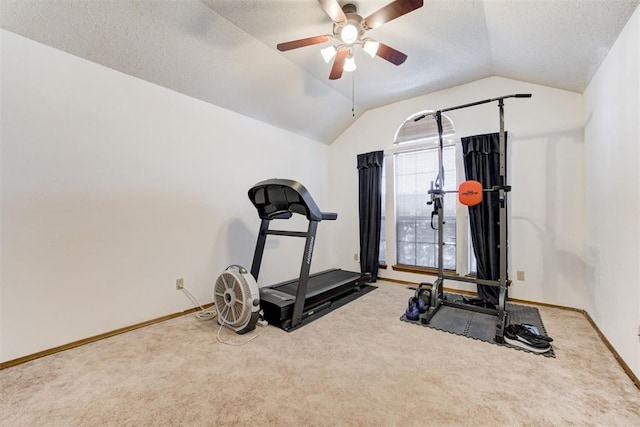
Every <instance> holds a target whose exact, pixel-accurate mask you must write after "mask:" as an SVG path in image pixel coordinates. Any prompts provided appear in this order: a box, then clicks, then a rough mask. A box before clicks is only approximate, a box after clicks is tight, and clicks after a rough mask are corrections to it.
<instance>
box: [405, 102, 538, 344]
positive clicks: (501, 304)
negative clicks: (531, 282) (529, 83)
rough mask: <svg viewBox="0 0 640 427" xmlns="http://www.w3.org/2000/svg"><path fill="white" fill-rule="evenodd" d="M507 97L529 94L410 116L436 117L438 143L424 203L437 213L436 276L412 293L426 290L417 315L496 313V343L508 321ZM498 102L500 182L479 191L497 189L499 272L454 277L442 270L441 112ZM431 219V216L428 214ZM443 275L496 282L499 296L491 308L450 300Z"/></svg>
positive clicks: (423, 318)
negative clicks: (492, 276)
mask: <svg viewBox="0 0 640 427" xmlns="http://www.w3.org/2000/svg"><path fill="white" fill-rule="evenodd" d="M507 98H531V94H514V95H506V96H501V97H499V98H492V99H486V100H483V101H478V102H473V103H470V104H464V105H459V106H457V107H451V108H446V109H443V110H438V111H436V112H435V113H430V114H425V115H422V116H419V117H417V118H416V119H414V120H415V121H418V120H421V119H423V118H425V117H427V116H428V115H433V117H434V118H435V120H436V124H437V126H438V139H439V141H438V143H439V145H438V146H439V156H438V161H439V169H438V175H437V177H436V181H435V182H432V183H431V189H430V190H429V195H430V196H431V199H430V201H429V202H428V204H433V206H434V212H433V214H432V217H433V215H437V217H438V228H437V231H438V278H437V279H436V280H435V282H434V283H433V285H432V286H431V289H422V288H421V287H422V284H421V285H420V287H419V288H418V292H417V293H416V294H420V293H421V292H429V293H428V295H429V301H428V306H427V307H426V311H425V313H424V314H421V315H420V322H421V323H423V324H427V323H429V322H430V321H431V319H432V318H433V316H435V314H436V313H437V312H438V309H439V308H440V307H441V306H443V305H446V306H450V307H455V308H460V309H464V310H471V311H476V312H480V313H486V314H491V315H495V316H497V317H498V322H497V324H496V335H495V340H496V341H497V342H499V343H503V342H504V329H505V327H506V326H507V325H508V322H509V313H508V312H507V311H506V310H505V303H506V297H507V193H508V192H509V191H511V186H509V185H507V174H506V156H505V153H506V134H505V129H504V100H505V99H507ZM495 101H497V103H498V110H499V116H500V133H499V150H500V155H499V159H500V160H499V169H500V170H499V176H500V185H498V186H495V187H493V188H487V189H482V191H486V192H490V191H497V192H498V200H499V223H500V224H499V230H500V231H499V232H500V236H499V242H500V243H499V251H500V253H499V263H500V269H499V270H500V276H499V279H498V280H485V279H478V278H468V277H458V276H452V275H448V274H445V272H444V257H443V246H444V208H443V202H444V195H445V194H446V193H447V192H448V191H445V190H444V165H443V157H442V151H443V137H442V134H443V131H442V113H444V112H447V111H453V110H460V109H463V108H468V107H473V106H476V105H481V104H486V103H489V102H495ZM432 221H433V218H432ZM445 279H449V280H455V281H458V282H468V283H475V284H481V285H488V286H496V287H499V288H500V291H499V300H498V305H497V306H496V308H495V309H493V308H487V307H479V306H475V305H470V304H465V303H461V302H459V301H450V300H447V299H446V298H445V294H444V281H445Z"/></svg>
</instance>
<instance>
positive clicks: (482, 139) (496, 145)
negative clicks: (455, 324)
mask: <svg viewBox="0 0 640 427" xmlns="http://www.w3.org/2000/svg"><path fill="white" fill-rule="evenodd" d="M505 138H506V134H505ZM505 145H506V144H505ZM462 153H463V156H464V172H465V175H466V179H467V180H475V181H479V182H480V183H482V188H492V187H493V186H494V185H502V183H501V182H500V181H501V179H500V134H499V133H491V134H486V135H475V136H469V137H465V138H462ZM504 154H505V156H506V153H504ZM469 220H470V222H471V241H472V243H473V251H474V253H475V256H476V261H477V265H478V271H477V273H478V279H486V280H496V281H497V280H499V279H500V246H499V245H500V224H499V220H500V199H499V195H498V192H485V193H484V195H483V199H482V203H480V204H479V205H476V206H470V207H469ZM477 286H478V298H481V299H482V300H484V301H488V302H490V303H491V304H494V305H498V297H499V295H500V289H499V288H498V287H494V286H487V285H477Z"/></svg>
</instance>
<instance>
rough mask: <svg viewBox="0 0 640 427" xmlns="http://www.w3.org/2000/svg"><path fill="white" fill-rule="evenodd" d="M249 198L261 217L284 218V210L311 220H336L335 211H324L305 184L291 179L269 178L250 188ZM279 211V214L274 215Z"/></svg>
mask: <svg viewBox="0 0 640 427" xmlns="http://www.w3.org/2000/svg"><path fill="white" fill-rule="evenodd" d="M249 200H251V203H253V205H254V206H255V207H256V209H257V210H258V215H259V216H260V218H261V219H276V218H284V217H283V216H280V215H281V214H282V212H290V213H292V214H293V213H297V214H301V215H304V216H306V217H307V219H308V220H309V221H322V220H335V219H337V218H338V214H337V213H335V212H322V211H321V210H320V208H319V207H318V205H316V202H315V201H314V200H313V198H312V197H311V194H309V191H307V189H306V188H305V186H304V185H302V184H301V183H299V182H298V181H294V180H291V179H278V178H274V179H267V180H264V181H261V182H259V183H257V184H256V185H254V186H253V187H251V188H250V189H249ZM275 212H278V215H274V213H275Z"/></svg>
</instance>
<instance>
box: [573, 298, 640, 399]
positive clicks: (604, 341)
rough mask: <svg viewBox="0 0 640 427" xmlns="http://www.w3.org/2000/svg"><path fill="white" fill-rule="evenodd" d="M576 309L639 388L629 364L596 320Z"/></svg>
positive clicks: (638, 380) (639, 387) (639, 384)
mask: <svg viewBox="0 0 640 427" xmlns="http://www.w3.org/2000/svg"><path fill="white" fill-rule="evenodd" d="M578 311H580V312H582V314H584V315H585V317H586V318H587V320H588V321H589V323H591V326H593V329H595V330H596V333H597V334H598V336H599V337H600V339H601V340H602V342H603V343H604V345H605V346H607V348H608V349H609V351H610V352H611V354H613V357H614V358H615V359H616V360H617V361H618V363H619V364H620V366H621V367H622V369H623V370H624V371H625V372H626V373H627V375H628V376H629V378H630V379H631V381H633V383H634V384H635V386H636V387H637V388H638V389H639V390H640V379H638V377H637V376H636V375H635V374H634V373H633V371H632V370H631V368H630V367H629V365H627V362H625V361H624V359H623V358H622V357H620V354H618V352H617V351H616V349H615V348H614V347H613V346H612V345H611V343H610V342H609V340H608V339H607V337H605V336H604V334H603V333H602V331H601V330H600V328H598V325H596V322H594V321H593V319H592V318H591V316H590V315H589V313H587V312H586V311H585V310H578Z"/></svg>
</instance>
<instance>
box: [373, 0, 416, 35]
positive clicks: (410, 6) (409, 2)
mask: <svg viewBox="0 0 640 427" xmlns="http://www.w3.org/2000/svg"><path fill="white" fill-rule="evenodd" d="M422 5H423V1H422V0H395V1H392V2H391V3H389V4H388V5H386V6H384V7H383V8H382V9H379V10H377V11H376V12H373V13H372V14H371V15H369V16H367V17H366V18H365V20H364V23H365V25H366V27H367V28H368V29H369V30H371V29H373V28H376V27H379V26H380V25H382V24H384V23H385V22H389V21H392V20H394V19H396V18H398V17H400V16H402V15H405V14H407V13H409V12H411V11H413V10H416V9H418V8H420V7H422Z"/></svg>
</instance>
